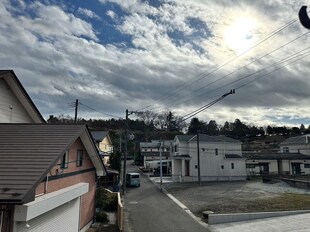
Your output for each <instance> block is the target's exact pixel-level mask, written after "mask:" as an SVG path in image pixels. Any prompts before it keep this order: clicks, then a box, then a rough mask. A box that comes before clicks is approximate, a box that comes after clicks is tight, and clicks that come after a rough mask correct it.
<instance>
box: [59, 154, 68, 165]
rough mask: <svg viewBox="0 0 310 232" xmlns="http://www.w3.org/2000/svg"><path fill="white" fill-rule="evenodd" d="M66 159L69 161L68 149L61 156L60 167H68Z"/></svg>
mask: <svg viewBox="0 0 310 232" xmlns="http://www.w3.org/2000/svg"><path fill="white" fill-rule="evenodd" d="M68 161H69V150H67V151H66V153H65V154H64V155H63V156H62V158H61V164H60V168H68Z"/></svg>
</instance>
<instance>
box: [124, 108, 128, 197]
mask: <svg viewBox="0 0 310 232" xmlns="http://www.w3.org/2000/svg"><path fill="white" fill-rule="evenodd" d="M128 116H129V112H128V109H126V121H125V124H126V125H125V126H126V128H125V152H124V167H123V195H125V193H126V161H127V141H128Z"/></svg>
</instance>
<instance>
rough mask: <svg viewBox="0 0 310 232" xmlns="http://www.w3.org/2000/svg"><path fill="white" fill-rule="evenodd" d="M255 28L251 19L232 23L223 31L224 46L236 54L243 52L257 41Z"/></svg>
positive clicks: (254, 23)
mask: <svg viewBox="0 0 310 232" xmlns="http://www.w3.org/2000/svg"><path fill="white" fill-rule="evenodd" d="M255 28H256V22H255V20H254V19H251V18H243V19H238V20H237V21H234V22H232V24H230V25H229V26H228V27H227V29H226V30H225V31H224V43H225V45H226V46H227V47H228V48H229V49H231V50H233V51H235V52H236V53H240V52H242V51H245V50H246V49H248V48H249V47H251V46H252V45H253V43H254V42H255V41H257V38H256V34H255Z"/></svg>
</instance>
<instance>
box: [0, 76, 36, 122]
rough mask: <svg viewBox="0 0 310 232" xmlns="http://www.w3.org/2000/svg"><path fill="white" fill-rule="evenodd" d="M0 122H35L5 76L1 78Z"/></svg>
mask: <svg viewBox="0 0 310 232" xmlns="http://www.w3.org/2000/svg"><path fill="white" fill-rule="evenodd" d="M10 107H11V108H12V109H10ZM0 122H1V123H33V122H34V121H33V120H32V119H31V117H30V116H29V114H28V113H27V111H26V110H25V108H24V107H23V106H22V104H21V103H20V101H19V100H18V99H17V97H16V96H15V94H14V93H13V92H12V90H11V89H10V88H9V86H8V85H7V84H6V82H5V81H4V79H3V78H0Z"/></svg>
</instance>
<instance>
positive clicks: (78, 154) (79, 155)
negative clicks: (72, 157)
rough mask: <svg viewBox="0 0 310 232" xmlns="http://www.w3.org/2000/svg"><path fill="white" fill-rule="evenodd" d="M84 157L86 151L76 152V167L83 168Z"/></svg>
mask: <svg viewBox="0 0 310 232" xmlns="http://www.w3.org/2000/svg"><path fill="white" fill-rule="evenodd" d="M83 156H84V150H82V149H79V150H77V151H76V166H77V167H81V166H83Z"/></svg>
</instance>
